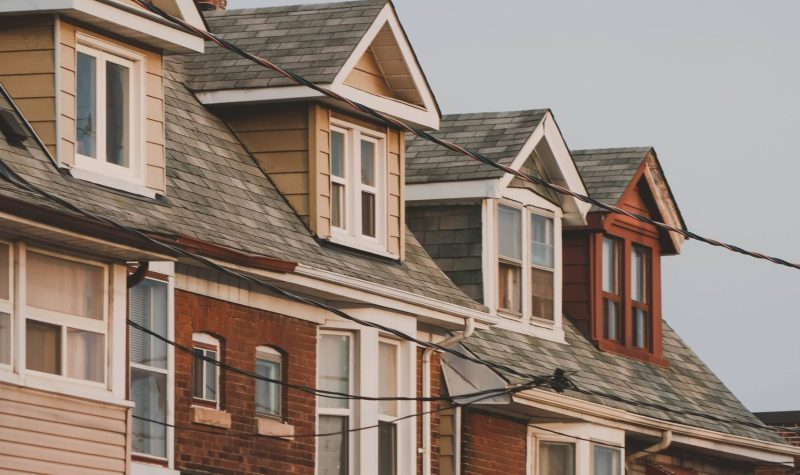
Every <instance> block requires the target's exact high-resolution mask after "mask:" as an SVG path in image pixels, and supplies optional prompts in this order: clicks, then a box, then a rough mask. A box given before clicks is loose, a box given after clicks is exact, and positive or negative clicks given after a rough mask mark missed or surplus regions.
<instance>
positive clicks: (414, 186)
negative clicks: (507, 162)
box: [406, 157, 500, 202]
mask: <svg viewBox="0 0 800 475" xmlns="http://www.w3.org/2000/svg"><path fill="white" fill-rule="evenodd" d="M464 159H465V160H468V158H467V157H464ZM499 197H500V189H499V179H498V178H493V179H489V180H470V181H446V182H441V183H411V184H408V185H406V202H412V201H433V200H455V199H476V198H478V199H483V198H499Z"/></svg>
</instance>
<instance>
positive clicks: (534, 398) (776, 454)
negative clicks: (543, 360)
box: [513, 389, 800, 466]
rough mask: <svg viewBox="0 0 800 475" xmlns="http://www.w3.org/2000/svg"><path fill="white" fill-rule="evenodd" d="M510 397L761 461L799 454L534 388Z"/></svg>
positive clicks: (785, 446)
mask: <svg viewBox="0 0 800 475" xmlns="http://www.w3.org/2000/svg"><path fill="white" fill-rule="evenodd" d="M513 401H514V402H516V403H519V404H523V405H526V406H531V407H535V408H537V409H545V410H549V411H553V412H557V413H560V414H564V415H566V416H570V417H575V418H578V419H582V420H585V421H587V422H593V423H596V424H600V425H604V426H608V427H616V428H619V429H623V430H625V431H629V432H633V433H637V434H642V435H647V436H651V437H660V436H661V434H662V433H663V431H665V430H671V431H672V432H673V442H675V443H680V444H685V445H690V446H693V447H697V448H701V449H706V450H713V451H716V452H719V453H725V454H730V455H736V456H741V457H748V458H751V459H754V460H760V461H764V462H770V463H780V464H791V463H793V457H795V456H800V447H795V446H792V445H788V444H778V443H775V442H767V441H762V440H757V439H751V438H747V437H741V436H737V435H731V434H725V433H722V432H716V431H712V430H708V429H702V428H699V427H692V426H687V425H683V424H677V423H674V422H669V421H663V420H660V419H654V418H652V417H647V416H641V415H638V414H633V413H630V412H627V411H623V410H621V409H614V408H611V407H608V406H603V405H601V404H596V403H593V402H588V401H584V400H582V399H576V398H573V397H569V396H565V395H563V394H556V393H552V392H547V391H542V390H537V389H531V390H527V391H523V392H520V393H517V394H516V395H514V396H513ZM790 466H791V465H790Z"/></svg>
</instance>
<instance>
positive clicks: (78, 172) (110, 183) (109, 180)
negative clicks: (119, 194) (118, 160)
mask: <svg viewBox="0 0 800 475" xmlns="http://www.w3.org/2000/svg"><path fill="white" fill-rule="evenodd" d="M69 173H70V175H72V177H73V178H76V179H78V180H83V181H88V182H90V183H94V184H96V185H101V186H106V187H108V188H114V189H116V190H120V191H124V192H127V193H132V194H134V195H141V196H145V197H147V198H153V199H155V197H156V192H155V191H153V190H152V189H150V188H148V187H146V186H144V185H141V184H138V183H134V182H131V181H128V180H125V179H120V178H113V177H110V176H108V175H103V174H101V173H95V172H91V171H89V170H84V169H83V168H77V167H73V168H70V169H69Z"/></svg>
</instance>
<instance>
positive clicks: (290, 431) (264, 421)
mask: <svg viewBox="0 0 800 475" xmlns="http://www.w3.org/2000/svg"><path fill="white" fill-rule="evenodd" d="M256 433H257V434H258V435H267V436H270V437H280V438H282V439H286V440H292V439H293V438H294V426H293V425H291V424H287V423H285V422H281V421H279V420H277V419H272V418H269V417H256Z"/></svg>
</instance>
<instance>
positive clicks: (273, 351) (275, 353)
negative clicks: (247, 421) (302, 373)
mask: <svg viewBox="0 0 800 475" xmlns="http://www.w3.org/2000/svg"><path fill="white" fill-rule="evenodd" d="M255 360H265V361H269V362H272V363H277V365H278V378H277V379H279V380H281V381H286V377H285V372H286V362H285V360H286V355H285V354H284V353H283V352H281V351H280V350H278V349H277V348H275V347H274V346H270V345H261V346H257V347H256V357H255ZM267 384H277V383H267ZM283 389H284V386H279V387H278V413H277V414H268V413H265V412H259V411H258V404H256V405H255V410H254V412H255V414H256V417H263V418H268V419H277V420H281V421H283V420H284V419H285V418H286V417H285V415H286V411H285V410H284V401H285V399H286V398H285V397H284V391H283ZM253 396H254V399H255V400H256V402H257V399H258V393H257V391H255V390H254V391H253Z"/></svg>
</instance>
